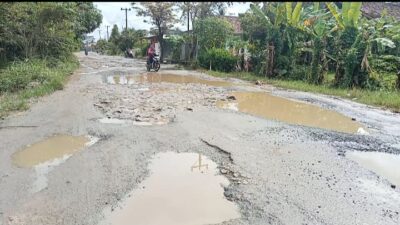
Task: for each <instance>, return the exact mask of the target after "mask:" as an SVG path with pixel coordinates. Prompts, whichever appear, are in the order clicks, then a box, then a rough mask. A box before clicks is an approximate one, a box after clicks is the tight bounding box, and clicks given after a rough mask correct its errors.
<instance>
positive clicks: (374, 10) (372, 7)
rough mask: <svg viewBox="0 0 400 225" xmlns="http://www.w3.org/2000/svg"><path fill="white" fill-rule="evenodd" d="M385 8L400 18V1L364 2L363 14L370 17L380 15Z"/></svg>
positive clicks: (391, 14)
mask: <svg viewBox="0 0 400 225" xmlns="http://www.w3.org/2000/svg"><path fill="white" fill-rule="evenodd" d="M383 10H386V12H387V14H388V16H393V17H394V18H396V19H397V20H400V2H363V3H362V7H361V11H362V14H363V15H364V16H365V17H367V18H369V19H372V18H378V17H380V16H381V14H382V12H383Z"/></svg>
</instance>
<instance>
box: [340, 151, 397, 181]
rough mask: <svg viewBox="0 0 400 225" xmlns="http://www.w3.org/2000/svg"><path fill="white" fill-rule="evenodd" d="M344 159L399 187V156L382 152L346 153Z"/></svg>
mask: <svg viewBox="0 0 400 225" xmlns="http://www.w3.org/2000/svg"><path fill="white" fill-rule="evenodd" d="M346 157H347V158H349V159H351V160H353V161H355V162H357V163H358V164H360V165H361V166H362V167H364V168H366V169H368V170H370V171H373V172H374V173H376V174H378V175H379V176H382V177H384V178H386V179H387V180H388V181H389V182H391V183H392V184H394V185H396V186H398V187H400V155H394V154H389V153H384V152H360V151H353V152H347V153H346Z"/></svg>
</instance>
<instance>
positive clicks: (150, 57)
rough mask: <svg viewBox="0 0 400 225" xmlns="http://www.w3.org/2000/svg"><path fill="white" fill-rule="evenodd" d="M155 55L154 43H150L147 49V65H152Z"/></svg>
mask: <svg viewBox="0 0 400 225" xmlns="http://www.w3.org/2000/svg"><path fill="white" fill-rule="evenodd" d="M155 53H156V48H155V43H154V41H151V44H150V46H149V48H148V49H147V64H148V65H151V64H152V63H153V58H154V56H155Z"/></svg>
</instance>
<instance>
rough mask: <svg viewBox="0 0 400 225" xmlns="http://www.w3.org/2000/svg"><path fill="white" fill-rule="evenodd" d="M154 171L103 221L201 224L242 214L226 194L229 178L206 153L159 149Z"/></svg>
mask: <svg viewBox="0 0 400 225" xmlns="http://www.w3.org/2000/svg"><path fill="white" fill-rule="evenodd" d="M150 171H151V174H150V177H148V178H147V179H146V180H145V181H143V182H142V183H141V184H139V188H138V189H136V190H134V191H133V192H132V194H131V197H129V198H128V199H126V200H125V202H124V203H122V209H119V208H117V209H115V210H114V211H113V212H112V213H109V211H108V210H107V212H108V213H107V212H106V213H105V214H106V217H107V219H106V221H104V223H103V224H112V225H131V224H143V225H201V224H215V223H221V222H223V221H227V220H230V219H235V218H239V217H240V214H239V213H238V209H237V206H236V205H235V204H234V203H233V202H230V201H228V200H226V199H225V197H224V189H223V186H226V185H228V184H229V181H228V180H227V178H225V177H224V176H221V175H217V165H216V164H215V163H214V162H213V161H211V160H208V159H207V158H205V157H204V156H203V157H202V156H201V155H198V154H195V153H174V152H167V153H159V154H157V155H156V157H155V158H154V159H153V160H152V163H151V166H150ZM107 214H108V215H107Z"/></svg>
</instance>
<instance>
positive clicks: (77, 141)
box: [12, 135, 99, 193]
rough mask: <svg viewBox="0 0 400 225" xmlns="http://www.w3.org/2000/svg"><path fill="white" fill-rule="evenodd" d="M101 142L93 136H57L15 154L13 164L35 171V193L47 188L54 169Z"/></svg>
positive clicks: (33, 185)
mask: <svg viewBox="0 0 400 225" xmlns="http://www.w3.org/2000/svg"><path fill="white" fill-rule="evenodd" d="M98 140H99V138H97V137H93V136H76V137H75V136H70V135H56V136H53V137H51V138H48V139H46V140H43V141H40V142H37V143H34V144H32V145H28V146H27V147H26V148H25V149H23V150H21V151H18V152H16V153H14V154H13V156H12V159H13V163H14V164H15V165H17V166H19V167H25V168H30V167H33V169H34V170H35V181H34V182H33V184H32V188H31V192H33V193H35V192H38V191H40V190H43V189H44V188H45V187H47V182H48V181H47V174H48V173H49V172H50V171H51V170H53V168H54V167H56V166H58V165H60V164H61V163H63V162H65V161H66V160H67V159H68V158H70V157H71V156H72V155H73V154H74V153H75V152H77V151H79V150H81V149H82V148H83V147H85V146H90V145H93V144H94V143H96V142H97V141H98Z"/></svg>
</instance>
